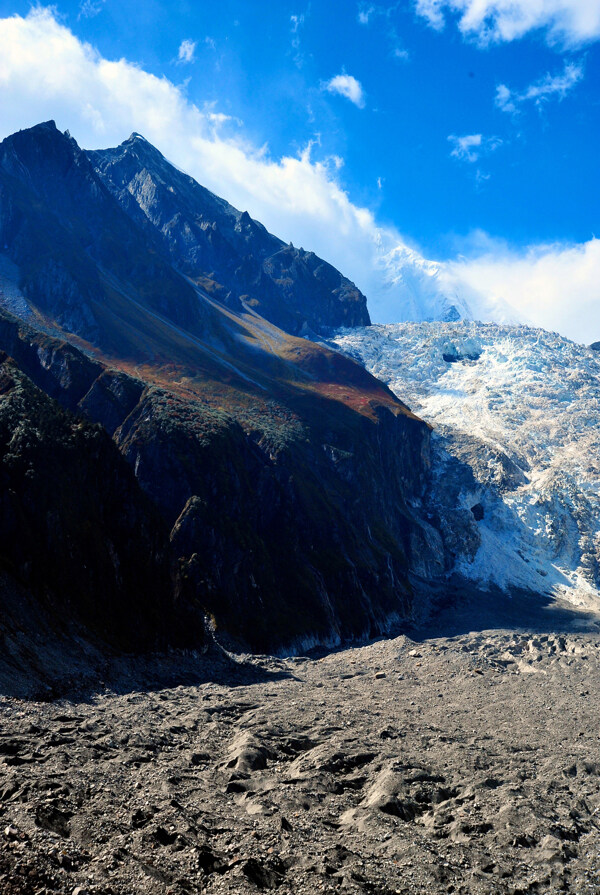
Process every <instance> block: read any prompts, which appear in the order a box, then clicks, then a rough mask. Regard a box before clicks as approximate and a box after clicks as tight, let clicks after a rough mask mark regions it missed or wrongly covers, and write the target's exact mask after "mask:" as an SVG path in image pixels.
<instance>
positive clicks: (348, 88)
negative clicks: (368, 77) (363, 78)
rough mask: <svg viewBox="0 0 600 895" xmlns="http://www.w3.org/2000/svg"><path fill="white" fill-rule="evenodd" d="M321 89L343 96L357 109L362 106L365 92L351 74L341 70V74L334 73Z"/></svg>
mask: <svg viewBox="0 0 600 895" xmlns="http://www.w3.org/2000/svg"><path fill="white" fill-rule="evenodd" d="M323 89H324V90H327V92H328V93H339V95H340V96H345V97H346V99H349V100H350V102H351V103H354V105H355V106H358V108H359V109H363V108H364V105H365V94H364V91H363V88H362V84H361V83H360V81H357V80H356V78H354V77H353V76H352V75H347V74H346V73H345V72H342V74H341V75H336V76H335V77H334V78H332V79H331V80H330V81H326V82H325V83H324V84H323Z"/></svg>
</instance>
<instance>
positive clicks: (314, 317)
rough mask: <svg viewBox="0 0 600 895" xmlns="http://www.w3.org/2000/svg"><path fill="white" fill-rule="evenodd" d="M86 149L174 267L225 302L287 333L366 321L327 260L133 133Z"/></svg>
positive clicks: (359, 297) (351, 288) (360, 298)
mask: <svg viewBox="0 0 600 895" xmlns="http://www.w3.org/2000/svg"><path fill="white" fill-rule="evenodd" d="M87 154H88V157H89V158H90V160H91V162H92V164H93V165H94V167H95V169H96V171H97V173H98V175H99V176H100V178H101V179H102V181H103V183H104V184H105V185H106V187H107V188H108V189H109V190H110V191H111V192H112V193H113V195H114V196H115V197H116V198H117V200H118V201H119V203H120V204H121V206H122V207H123V208H124V209H125V210H126V211H127V213H128V214H130V215H131V216H132V218H133V219H134V220H136V221H138V222H139V223H141V224H144V223H145V224H146V225H147V229H148V227H149V228H152V229H153V230H155V232H156V234H157V235H158V236H159V237H160V240H161V241H162V244H163V246H164V248H165V250H166V252H167V253H168V255H169V257H170V259H171V261H172V262H173V264H174V265H175V267H177V268H178V269H179V270H181V271H183V272H184V273H185V274H186V275H187V276H189V277H191V278H192V279H194V280H195V281H196V282H198V283H199V284H200V285H202V287H203V288H204V289H207V290H208V291H209V292H210V293H211V294H212V295H214V296H215V297H217V298H219V299H220V300H221V301H224V302H225V303H226V304H228V305H229V306H230V307H232V308H234V309H237V310H239V309H240V308H242V307H245V308H250V309H252V310H254V311H256V312H257V313H258V314H260V315H261V316H262V317H265V318H266V319H267V320H270V321H271V322H272V323H275V324H276V325H277V326H281V327H282V328H283V329H285V330H287V331H288V332H291V333H294V334H310V333H311V332H312V333H322V332H324V331H326V330H329V329H331V328H337V327H340V326H366V325H368V324H369V323H370V320H369V314H368V311H367V302H366V298H365V296H364V295H363V294H362V293H361V292H360V290H359V289H357V287H356V286H355V285H354V283H351V282H350V280H348V279H347V278H346V277H344V276H343V275H342V274H341V273H340V272H339V271H338V270H336V269H335V268H334V267H333V266H332V265H331V264H328V263H327V262H326V261H323V260H322V259H321V258H318V257H317V256H316V255H315V254H314V252H310V251H305V250H304V249H298V248H295V247H294V246H292V245H291V244H290V245H286V244H285V243H284V242H282V240H280V239H278V238H277V237H276V236H273V235H272V234H271V233H269V232H268V231H267V230H266V229H265V227H263V225H262V224H260V223H259V222H258V221H255V220H253V219H252V218H251V217H250V215H249V214H248V212H247V211H243V212H240V211H238V210H237V209H235V208H233V207H232V206H231V205H230V204H229V203H228V202H226V201H225V200H224V199H220V198H219V197H218V196H215V195H214V194H213V193H211V192H210V191H209V190H207V189H205V188H204V187H203V186H201V185H200V184H199V183H197V182H196V181H195V180H194V179H193V178H192V177H189V176H188V175H187V174H184V173H183V172H182V171H180V170H179V169H178V168H176V167H175V166H174V165H172V164H170V162H168V161H167V160H166V159H165V158H164V156H163V155H161V153H160V152H159V151H158V150H157V149H155V148H154V146H152V145H151V144H150V143H148V142H147V141H146V140H144V138H143V137H141V136H140V135H139V134H132V135H131V137H130V138H129V139H128V140H126V141H125V142H124V143H122V144H121V145H120V146H117V147H116V148H115V149H103V150H98V151H89V152H88V153H87Z"/></svg>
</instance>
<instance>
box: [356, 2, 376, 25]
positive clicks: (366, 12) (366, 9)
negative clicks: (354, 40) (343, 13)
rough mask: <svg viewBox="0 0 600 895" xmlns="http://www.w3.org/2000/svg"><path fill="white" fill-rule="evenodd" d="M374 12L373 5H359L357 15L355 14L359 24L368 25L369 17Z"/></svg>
mask: <svg viewBox="0 0 600 895" xmlns="http://www.w3.org/2000/svg"><path fill="white" fill-rule="evenodd" d="M374 12H375V7H374V6H361V8H360V9H359V10H358V16H357V18H358V21H359V22H360V24H361V25H368V24H369V19H370V18H371V16H372V15H373V13H374Z"/></svg>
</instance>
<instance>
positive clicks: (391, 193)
mask: <svg viewBox="0 0 600 895" xmlns="http://www.w3.org/2000/svg"><path fill="white" fill-rule="evenodd" d="M477 9H483V12H484V14H486V15H485V17H484V18H483V19H482V20H478V19H477V16H476V11H477ZM15 16H17V17H19V18H18V22H19V23H22V24H20V26H19V28H18V29H16V30H15V22H16V21H17V19H15V18H14V17H15ZM3 32H4V37H5V40H6V41H7V42H8V41H10V52H5V53H1V52H0V136H5V135H6V134H7V133H9V132H11V131H12V130H15V129H16V128H17V127H26V126H29V125H31V124H34V123H35V122H36V121H37V120H39V119H40V118H49V117H54V118H56V120H57V124H58V126H59V127H62V128H63V129H64V128H67V127H68V128H70V130H71V132H72V133H73V135H74V136H75V137H76V138H77V139H78V140H79V141H80V142H81V143H82V144H83V145H84V146H102V145H109V144H111V143H114V142H118V140H120V139H124V138H125V137H127V136H128V133H129V132H130V131H131V130H138V131H141V132H142V133H144V134H145V135H146V136H147V137H148V138H149V139H151V140H152V142H154V143H156V145H158V146H159V148H161V149H162V150H163V151H164V152H165V154H167V156H168V157H170V158H172V159H173V160H174V161H176V162H177V163H178V164H180V165H181V166H182V167H184V168H186V170H190V173H192V174H193V175H194V176H196V177H197V179H199V180H200V181H201V182H203V183H205V184H206V185H207V186H209V187H211V188H212V189H215V191H217V192H220V193H221V194H222V195H224V196H225V198H228V199H229V200H230V201H232V202H233V203H234V204H236V205H238V206H240V205H243V207H248V210H249V211H250V213H251V214H254V216H256V217H258V218H259V219H262V220H263V221H264V223H265V224H267V226H269V227H270V228H271V229H273V230H274V231H275V232H277V233H278V234H279V235H281V236H282V237H283V238H284V239H290V238H291V239H294V242H298V241H301V242H302V243H303V244H304V245H305V247H307V248H314V249H315V250H316V251H318V252H320V253H321V254H323V255H324V256H325V257H329V258H330V260H332V261H333V262H334V263H337V264H338V265H339V266H340V267H341V268H342V270H344V271H345V272H347V273H348V275H350V276H352V277H353V278H354V279H355V280H356V281H357V282H358V284H359V285H360V286H361V288H363V289H365V291H366V292H367V295H368V297H369V298H372V303H371V304H372V310H374V311H375V313H374V314H373V316H374V317H375V318H379V319H382V320H383V319H396V317H402V316H410V311H409V310H407V309H408V308H409V307H413V308H414V305H415V301H417V302H418V301H419V300H420V299H419V295H420V292H423V293H424V298H423V305H424V306H427V307H429V305H431V302H432V301H433V299H432V298H431V294H430V293H431V292H432V289H433V285H432V283H433V279H435V284H434V285H435V289H434V291H435V290H437V293H439V292H440V289H441V291H442V292H445V294H448V293H449V292H452V290H462V293H461V294H464V295H465V296H466V298H465V301H467V303H470V305H471V308H475V313H476V316H477V315H479V316H483V317H485V314H486V313H488V314H489V315H491V316H494V315H495V316H496V317H497V316H498V314H499V313H500V312H499V311H498V308H499V307H505V305H506V303H508V305H509V306H510V311H507V312H506V314H505V317H506V319H509V318H512V317H513V316H514V317H515V319H517V318H520V317H522V318H523V319H525V320H531V321H532V322H535V323H540V324H542V325H546V326H549V327H550V328H562V330H563V331H567V329H566V327H565V324H564V323H562V320H563V318H564V317H566V311H567V309H568V304H569V301H568V297H565V299H564V306H562V311H560V308H559V306H560V305H561V301H562V299H561V297H560V295H558V294H557V295H555V296H554V297H553V298H551V300H550V299H549V300H547V301H545V300H544V289H545V288H546V286H545V284H547V285H548V288H555V289H556V280H557V277H559V279H560V276H564V282H565V285H567V286H568V285H569V284H572V283H573V281H574V270H575V273H576V277H575V279H576V280H577V282H578V285H577V289H578V290H579V291H578V293H577V295H578V301H579V305H578V307H579V306H581V309H582V310H581V314H582V315H585V314H587V313H588V311H586V310H585V309H586V308H589V307H592V306H594V307H595V305H596V304H597V305H598V306H600V293H599V292H598V285H597V284H598V282H599V279H600V278H599V277H597V276H596V274H597V272H598V269H597V264H598V263H600V254H598V246H597V240H595V239H594V237H595V234H596V232H598V231H600V226H599V224H598V217H599V209H600V177H599V176H598V161H597V156H598V145H599V142H600V141H599V137H600V124H599V115H600V89H599V87H600V46H599V44H598V40H599V38H600V0H515V2H512V3H509V2H508V0H481V2H480V3H479V4H475V2H474V0H411V2H403V3H395V4H390V3H388V4H377V3H375V2H373V3H368V2H367V3H353V2H349V0H345V2H341V0H337V2H332V0H310V2H305V3H287V2H277V3H276V2H248V0H246V2H240V0H222V2H220V3H219V4H215V3H210V4H209V3H204V2H200V3H198V2H169V3H166V2H159V0H146V2H144V3H143V4H140V3H138V2H135V3H134V2H131V0H118V2H117V0H83V2H77V0H74V2H66V0H62V2H60V0H59V2H58V4H56V5H55V6H54V7H52V9H51V10H44V9H43V8H42V9H41V10H40V9H39V8H38V10H37V12H36V11H33V12H32V11H31V5H30V4H29V3H25V2H17V0H0V51H1V50H2V37H3ZM86 44H89V47H88V46H86ZM40 48H42V49H41V50H40ZM69 54H70V55H69ZM7 57H8V58H7ZM42 57H43V58H42ZM84 57H85V58H84ZM53 59H55V60H56V62H55V67H57V68H60V70H61V73H62V74H61V75H60V76H59V75H58V74H57V72H56V71H55V70H54V69H53ZM117 60H122V68H121V69H120V70H119V71H116V72H115V73H113V75H109V76H107V75H106V71H107V70H109V68H110V66H109V65H108V66H107V63H110V62H113V61H114V62H116V61H117ZM44 66H46V67H45V68H44ZM151 75H153V76H155V77H156V78H158V79H160V80H158V81H154V80H152V79H149V77H148V76H151ZM107 77H108V81H107ZM144 78H145V81H144ZM111 90H112V91H113V94H114V95H111ZM153 90H155V91H156V92H157V93H160V94H161V97H162V98H161V99H160V100H157V102H156V103H154V100H153ZM169 103H170V105H169ZM111 108H115V113H114V116H111V111H110V110H111ZM173 116H175V117H173ZM194 135H195V136H196V138H197V139H196V142H195V143H194V139H193V138H194ZM201 141H204V142H202V146H201V147H200V142H201ZM210 141H212V147H213V150H214V151H211V152H209V150H207V143H208V142H210ZM184 144H186V145H184ZM199 147H200V148H199ZM207 153H208V154H207ZM211 153H212V154H211ZM219 154H220V156H221V158H217V156H219ZM295 160H298V162H297V163H296V161H295ZM252 180H254V181H255V182H254V183H251V182H250V181H252ZM307 196H310V197H311V201H312V205H310V207H309V203H308V199H307V198H306V197H307ZM336 215H337V217H336ZM336 227H337V230H338V238H337V242H336V238H335V232H334V231H335V229H336ZM365 234H366V235H365ZM363 238H366V239H367V241H369V240H370V241H371V242H374V243H377V244H378V249H377V252H376V255H375V257H373V256H372V252H371V251H366V250H364V247H362V246H361V245H360V243H361V239H363ZM311 240H312V244H311ZM344 241H345V242H346V246H344ZM398 245H400V246H401V247H402V251H401V252H398V251H396V250H395V248H394V247H395V246H396V247H397V246H398ZM394 252H395V254H394ZM413 253H416V255H414V254H413ZM346 255H347V257H346ZM392 255H393V257H392ZM399 258H400V259H401V260H400V261H399V260H398V259H399ZM415 259H416V260H415ZM392 261H393V263H392ZM421 261H423V262H424V263H426V264H429V262H433V263H436V264H438V265H441V267H439V268H437V267H436V268H435V270H433V268H430V267H425V268H424V267H423V265H422V264H421ZM399 264H400V267H399V266H398V265H399ZM415 264H416V265H417V268H415V267H414V265H415ZM344 265H345V266H344ZM407 265H408V266H407ZM369 266H371V268H376V269H377V270H378V271H379V273H378V276H379V280H377V277H376V276H375V274H374V273H373V270H372V269H367V268H369ZM415 270H416V272H415ZM432 277H433V279H432ZM382 278H383V279H382ZM376 280H377V281H376ZM384 281H385V282H384ZM521 282H523V283H525V284H527V283H529V286H527V285H525V286H520V285H519V284H520V283H521ZM594 283H596V286H595V287H594ZM423 284H424V285H423ZM440 284H441V285H440ZM486 284H487V285H486ZM490 284H492V285H490ZM532 284H534V285H535V289H537V290H538V293H539V295H538V298H537V299H536V301H535V302H533V301H532V299H531V290H532V288H534V285H532ZM552 284H554V286H553V285H552ZM402 289H404V292H406V290H409V291H410V290H412V292H411V298H410V301H409V300H408V299H407V298H406V296H404V297H403V295H402V294H401V293H402ZM520 289H522V290H523V295H521V294H520V293H519V290H520ZM594 289H595V291H594ZM486 290H487V292H486ZM369 292H370V293H371V295H370V294H369ZM437 293H436V294H437ZM536 294H537V293H536ZM415 295H416V298H415ZM481 296H484V297H483V298H481V300H480V297H481ZM436 300H437V299H436ZM428 302H429V305H428ZM528 302H529V303H528ZM434 304H435V301H434ZM546 305H548V307H546ZM550 305H551V306H552V307H550ZM486 308H487V309H488V310H487V311H486ZM490 308H492V310H489V309H490ZM572 308H573V300H571V308H570V313H572ZM395 311H397V313H395ZM553 315H554V316H553ZM423 316H426V314H425V312H423ZM582 321H583V317H582ZM559 322H560V326H559V325H558V324H559ZM597 329H598V331H597V332H595V333H593V335H594V337H595V338H600V311H599V316H598V321H597ZM583 333H584V328H583V324H582V327H581V334H580V333H579V331H578V332H577V333H575V331H574V330H572V331H569V333H568V334H571V335H573V336H574V337H575V338H580V339H583V338H584V336H583Z"/></svg>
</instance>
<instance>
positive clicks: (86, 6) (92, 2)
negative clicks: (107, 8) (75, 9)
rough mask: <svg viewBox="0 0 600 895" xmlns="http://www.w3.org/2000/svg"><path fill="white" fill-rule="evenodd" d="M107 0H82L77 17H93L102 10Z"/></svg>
mask: <svg viewBox="0 0 600 895" xmlns="http://www.w3.org/2000/svg"><path fill="white" fill-rule="evenodd" d="M104 3H105V0H82V2H81V3H80V4H79V13H78V15H77V19H93V18H94V17H95V16H97V15H98V14H99V13H101V12H102V7H103V6H104Z"/></svg>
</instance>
